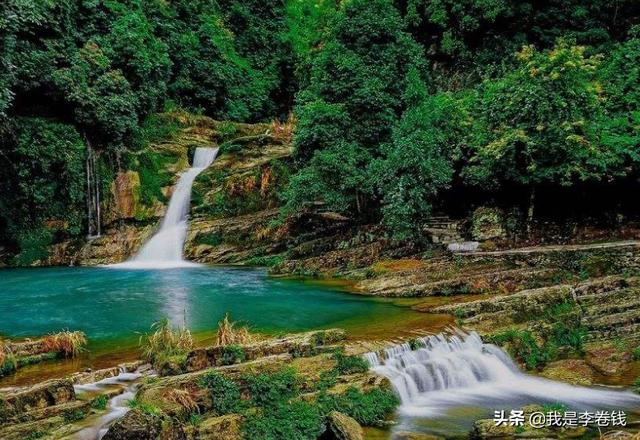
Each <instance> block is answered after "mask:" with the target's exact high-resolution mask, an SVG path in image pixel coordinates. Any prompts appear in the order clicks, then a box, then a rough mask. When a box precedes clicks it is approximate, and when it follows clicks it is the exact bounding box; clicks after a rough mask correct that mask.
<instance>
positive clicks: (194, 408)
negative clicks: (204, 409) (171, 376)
mask: <svg viewBox="0 0 640 440" xmlns="http://www.w3.org/2000/svg"><path fill="white" fill-rule="evenodd" d="M164 398H165V399H166V400H167V401H168V402H172V403H175V404H177V405H180V407H182V408H184V410H185V412H186V413H199V412H200V409H199V407H198V403H197V402H196V401H195V399H194V398H193V396H192V395H191V393H190V392H189V391H187V390H178V389H175V388H172V389H170V390H168V391H167V392H166V393H165V394H164Z"/></svg>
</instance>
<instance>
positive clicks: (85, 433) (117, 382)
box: [69, 370, 152, 440]
mask: <svg viewBox="0 0 640 440" xmlns="http://www.w3.org/2000/svg"><path fill="white" fill-rule="evenodd" d="M149 375H152V374H146V376H149ZM142 377H143V374H142V373H141V372H140V370H138V371H135V372H133V373H127V372H125V371H124V370H122V371H121V372H120V374H118V375H117V376H114V377H110V378H106V379H103V380H101V381H98V382H94V383H89V384H83V385H75V386H74V388H75V390H76V393H77V394H79V395H83V394H89V395H93V394H95V395H99V394H103V393H104V392H106V391H108V390H109V389H113V387H118V388H120V393H119V394H117V395H116V396H114V397H112V398H111V399H109V402H108V403H107V412H106V413H105V414H103V415H101V416H99V417H98V418H94V419H90V420H89V423H90V425H89V426H86V427H84V428H82V429H80V430H79V431H77V432H76V433H74V434H73V435H72V436H70V437H69V439H75V440H100V439H102V437H104V435H105V434H106V433H107V430H108V429H109V427H110V426H111V424H113V422H115V421H116V420H118V419H120V418H121V417H123V416H124V415H125V414H126V413H127V412H128V411H129V409H130V407H129V401H130V400H131V399H133V398H134V397H135V395H136V392H137V390H138V387H139V385H140V379H141V378H142Z"/></svg>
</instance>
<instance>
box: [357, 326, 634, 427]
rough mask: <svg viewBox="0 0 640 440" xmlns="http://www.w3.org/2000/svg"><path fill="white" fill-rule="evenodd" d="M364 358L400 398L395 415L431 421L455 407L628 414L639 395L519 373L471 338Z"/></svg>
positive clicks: (426, 342) (498, 352)
mask: <svg viewBox="0 0 640 440" xmlns="http://www.w3.org/2000/svg"><path fill="white" fill-rule="evenodd" d="M418 345H420V346H421V347H420V348H417V349H416V350H411V347H410V346H409V344H403V345H397V346H394V347H390V348H388V349H386V350H385V351H384V353H383V356H382V357H381V356H379V355H378V354H377V353H367V354H366V355H365V359H367V360H368V361H369V364H370V365H371V368H372V370H373V371H375V372H377V373H378V374H381V375H383V376H385V377H387V378H388V379H389V380H390V381H391V383H392V385H393V388H394V389H395V391H396V393H397V394H398V396H399V397H400V401H401V406H400V408H399V413H400V415H405V416H409V417H422V418H437V417H441V416H445V415H446V414H447V412H448V410H451V409H452V408H460V407H483V408H487V409H489V410H492V411H493V410H496V409H518V408H519V407H520V406H522V405H526V404H531V403H558V402H559V403H563V404H565V405H567V406H569V407H570V408H572V409H576V410H588V409H605V408H616V409H630V408H637V407H640V396H637V395H636V394H633V393H631V392H626V391H617V390H613V389H606V388H589V387H579V386H572V385H568V384H565V383H561V382H555V381H552V380H548V379H543V378H540V377H534V376H530V375H527V374H524V373H522V372H521V371H520V370H519V369H518V367H517V365H515V364H514V362H513V361H512V360H511V359H510V358H509V356H508V355H507V354H506V353H505V352H504V351H503V350H502V349H500V348H499V347H497V346H495V345H493V344H485V343H483V342H482V340H481V339H480V336H478V334H477V333H475V332H473V333H469V334H465V333H462V332H458V333H457V334H454V335H450V336H445V335H443V334H439V335H436V336H428V337H425V338H420V339H419V340H418Z"/></svg>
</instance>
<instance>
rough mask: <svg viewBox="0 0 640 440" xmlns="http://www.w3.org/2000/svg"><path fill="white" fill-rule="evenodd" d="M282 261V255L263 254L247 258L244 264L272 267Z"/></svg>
mask: <svg viewBox="0 0 640 440" xmlns="http://www.w3.org/2000/svg"><path fill="white" fill-rule="evenodd" d="M283 261H284V256H283V255H263V256H257V257H252V258H249V259H248V260H247V261H246V262H245V264H247V265H249V266H264V267H274V266H277V265H279V264H281V263H282V262H283Z"/></svg>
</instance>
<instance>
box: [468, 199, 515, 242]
mask: <svg viewBox="0 0 640 440" xmlns="http://www.w3.org/2000/svg"><path fill="white" fill-rule="evenodd" d="M506 235H507V233H506V230H505V227H504V212H503V211H502V210H501V209H499V208H488V207H480V208H478V209H476V210H475V211H474V212H473V214H472V216H471V237H472V238H473V239H474V240H477V241H486V240H496V239H504V238H506Z"/></svg>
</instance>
